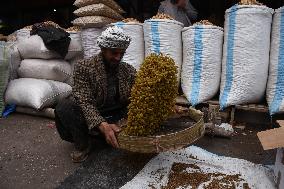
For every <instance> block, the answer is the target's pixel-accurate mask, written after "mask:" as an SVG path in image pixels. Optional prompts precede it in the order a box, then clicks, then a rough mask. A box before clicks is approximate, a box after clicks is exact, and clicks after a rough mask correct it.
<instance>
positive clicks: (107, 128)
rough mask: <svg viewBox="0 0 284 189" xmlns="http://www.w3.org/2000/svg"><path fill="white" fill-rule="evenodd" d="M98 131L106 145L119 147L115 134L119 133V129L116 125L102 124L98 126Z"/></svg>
mask: <svg viewBox="0 0 284 189" xmlns="http://www.w3.org/2000/svg"><path fill="white" fill-rule="evenodd" d="M99 129H100V131H101V132H102V133H103V134H104V135H105V138H106V141H107V143H108V144H110V145H112V146H113V147H114V148H118V147H119V145H118V142H117V139H116V134H117V133H119V132H120V131H121V129H120V128H119V127H118V126H117V125H115V124H108V123H107V122H102V123H101V124H100V126H99Z"/></svg>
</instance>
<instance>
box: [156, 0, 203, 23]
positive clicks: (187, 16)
mask: <svg viewBox="0 0 284 189" xmlns="http://www.w3.org/2000/svg"><path fill="white" fill-rule="evenodd" d="M158 12H160V13H164V14H168V15H170V16H171V17H173V18H174V19H175V20H177V21H179V22H181V23H183V24H184V26H185V27H188V26H190V25H191V21H192V20H196V19H197V15H198V12H197V10H196V9H195V8H194V7H193V5H192V4H191V3H190V2H189V1H187V4H186V6H185V8H179V7H177V6H176V5H174V4H172V3H171V0H165V1H163V2H161V5H160V7H159V10H158Z"/></svg>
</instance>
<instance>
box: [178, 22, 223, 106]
mask: <svg viewBox="0 0 284 189" xmlns="http://www.w3.org/2000/svg"><path fill="white" fill-rule="evenodd" d="M223 35H224V31H223V28H220V27H217V26H213V25H193V26H190V27H187V28H184V29H183V31H182V41H183V64H182V71H181V87H182V90H183V93H184V95H185V97H186V98H187V100H188V101H189V102H190V103H191V104H192V105H193V106H195V105H197V104H199V103H202V102H204V101H207V100H210V99H211V98H213V97H214V96H215V95H216V94H217V93H218V91H219V87H220V79H221V66H222V48H223Z"/></svg>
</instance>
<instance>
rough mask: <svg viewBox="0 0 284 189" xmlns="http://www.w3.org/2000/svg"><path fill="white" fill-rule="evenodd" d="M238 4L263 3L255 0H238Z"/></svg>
mask: <svg viewBox="0 0 284 189" xmlns="http://www.w3.org/2000/svg"><path fill="white" fill-rule="evenodd" d="M239 5H260V6H261V5H263V4H262V3H260V2H258V1H256V0H240V2H239Z"/></svg>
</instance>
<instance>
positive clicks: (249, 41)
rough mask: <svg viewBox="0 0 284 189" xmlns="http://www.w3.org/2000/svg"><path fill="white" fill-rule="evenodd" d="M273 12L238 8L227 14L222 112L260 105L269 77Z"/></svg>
mask: <svg viewBox="0 0 284 189" xmlns="http://www.w3.org/2000/svg"><path fill="white" fill-rule="evenodd" d="M272 14H273V10H272V9H270V8H268V7H265V6H257V5H235V6H233V7H231V8H230V9H228V10H227V11H226V15H225V27H224V30H225V32H224V47H223V61H222V77H221V94H220V105H221V108H222V109H223V108H225V107H228V106H230V105H238V104H247V103H257V102H259V101H260V100H262V98H263V97H264V94H265V90H266V83H267V77H268V65H269V49H270V33H271V22H272Z"/></svg>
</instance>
